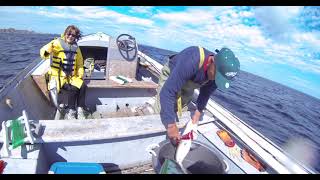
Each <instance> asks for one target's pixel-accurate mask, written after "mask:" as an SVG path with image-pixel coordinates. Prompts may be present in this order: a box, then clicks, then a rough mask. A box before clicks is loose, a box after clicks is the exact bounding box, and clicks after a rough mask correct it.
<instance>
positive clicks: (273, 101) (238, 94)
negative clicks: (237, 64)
mask: <svg viewBox="0 0 320 180" xmlns="http://www.w3.org/2000/svg"><path fill="white" fill-rule="evenodd" d="M54 37H56V35H45V34H41V35H39V34H7V33H0V44H1V46H0V52H1V55H0V89H1V88H2V87H3V86H4V85H5V84H6V83H7V82H8V81H9V80H10V79H12V78H13V77H15V75H17V73H18V72H20V71H21V70H23V69H24V68H25V67H26V66H27V65H28V64H30V63H31V62H32V61H35V60H39V50H40V48H41V47H42V46H43V45H45V44H46V43H48V42H49V41H50V40H52V39H53V38H54ZM139 49H140V50H141V51H142V52H144V53H146V54H148V55H149V56H151V57H153V58H155V59H157V60H158V61H159V62H160V63H162V64H163V63H165V62H164V59H165V58H164V57H165V56H167V55H169V54H172V53H173V52H172V51H168V50H163V49H158V48H154V47H150V46H144V45H140V46H139ZM211 98H212V99H214V100H215V101H217V102H218V103H220V104H221V105H223V106H224V107H225V108H226V109H228V110H229V111H231V112H232V113H234V114H235V115H236V116H238V117H239V118H240V119H242V120H243V121H245V122H246V123H247V124H249V125H251V126H252V127H254V128H255V129H256V130H257V131H259V132H260V133H262V134H263V135H264V136H266V137H267V138H269V139H271V140H272V141H273V142H274V143H276V144H277V145H279V146H280V147H285V146H286V142H288V141H289V140H292V139H293V138H296V137H300V138H306V139H307V141H305V142H307V144H308V145H309V146H310V147H311V148H312V149H313V150H314V151H315V152H316V154H315V155H314V156H313V158H314V159H317V162H316V165H315V168H316V170H317V171H318V172H320V161H319V160H318V159H320V100H319V99H316V98H314V97H311V96H309V95H306V94H303V93H301V92H298V91H296V90H294V89H291V88H288V87H286V86H283V85H281V84H278V83H275V82H273V81H270V80H267V79H264V78H261V77H259V76H256V75H253V74H250V73H247V72H244V71H241V72H240V73H239V76H237V77H236V80H234V82H232V84H231V87H230V89H229V90H228V91H227V92H221V91H219V90H217V91H215V92H214V93H213V94H212V95H211Z"/></svg>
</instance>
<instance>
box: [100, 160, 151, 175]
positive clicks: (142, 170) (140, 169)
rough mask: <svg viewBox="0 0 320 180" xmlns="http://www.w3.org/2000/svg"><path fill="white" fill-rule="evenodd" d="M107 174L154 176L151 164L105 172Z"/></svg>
mask: <svg viewBox="0 0 320 180" xmlns="http://www.w3.org/2000/svg"><path fill="white" fill-rule="evenodd" d="M106 173H107V174H156V172H155V171H154V169H153V167H152V164H151V162H150V163H148V164H143V165H140V166H134V167H131V168H126V169H122V170H117V171H112V172H108V171H107V170H106Z"/></svg>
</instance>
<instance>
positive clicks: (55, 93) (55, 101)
mask: <svg viewBox="0 0 320 180" xmlns="http://www.w3.org/2000/svg"><path fill="white" fill-rule="evenodd" d="M49 83H50V84H49V89H50V90H49V92H50V97H51V101H52V103H53V105H54V106H55V107H56V108H57V109H58V110H59V111H60V107H59V104H58V90H57V81H56V80H55V78H54V77H52V79H51V80H50V82H49Z"/></svg>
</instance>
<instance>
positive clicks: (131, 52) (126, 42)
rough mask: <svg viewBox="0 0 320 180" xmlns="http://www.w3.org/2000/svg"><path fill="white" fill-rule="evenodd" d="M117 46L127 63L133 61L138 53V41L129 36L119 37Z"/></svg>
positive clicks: (122, 35)
mask: <svg viewBox="0 0 320 180" xmlns="http://www.w3.org/2000/svg"><path fill="white" fill-rule="evenodd" d="M117 46H118V49H119V52H120V54H121V56H122V57H123V58H124V59H125V60H127V61H133V60H134V59H135V58H136V56H137V53H138V48H137V43H136V39H135V38H134V37H132V36H131V35H129V34H120V35H119V36H118V37H117Z"/></svg>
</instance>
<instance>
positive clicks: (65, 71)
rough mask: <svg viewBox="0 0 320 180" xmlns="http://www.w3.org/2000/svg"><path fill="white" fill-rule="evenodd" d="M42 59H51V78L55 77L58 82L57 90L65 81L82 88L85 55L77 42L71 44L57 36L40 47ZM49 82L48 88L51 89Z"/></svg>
mask: <svg viewBox="0 0 320 180" xmlns="http://www.w3.org/2000/svg"><path fill="white" fill-rule="evenodd" d="M52 45H53V47H54V48H53V51H52V53H51V54H49V53H48V49H49V48H50V47H51V46H52ZM40 56H41V58H42V59H50V61H51V62H50V64H51V68H50V70H49V72H48V74H49V76H50V79H51V78H52V77H55V79H56V80H57V81H58V82H57V91H58V92H59V91H60V89H61V87H62V86H63V85H64V84H65V83H70V84H71V85H73V86H76V87H77V88H78V89H80V87H81V85H82V83H83V80H82V79H83V74H84V68H83V57H82V54H81V51H80V48H79V47H78V45H77V44H73V45H69V44H68V43H66V42H65V41H64V39H63V37H61V38H57V39H54V40H52V41H51V42H50V43H48V44H47V45H45V46H43V47H42V48H41V49H40ZM49 86H50V83H48V89H50V87H49Z"/></svg>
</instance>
